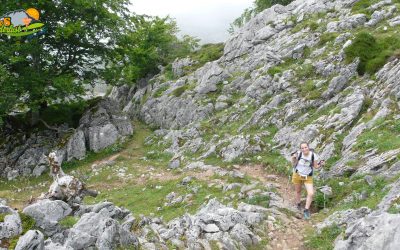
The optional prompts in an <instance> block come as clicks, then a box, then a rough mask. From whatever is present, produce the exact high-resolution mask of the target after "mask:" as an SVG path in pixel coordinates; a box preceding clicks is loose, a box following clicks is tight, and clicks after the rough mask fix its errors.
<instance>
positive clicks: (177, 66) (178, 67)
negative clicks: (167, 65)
mask: <svg viewBox="0 0 400 250" xmlns="http://www.w3.org/2000/svg"><path fill="white" fill-rule="evenodd" d="M194 63H195V62H194V61H193V60H192V59H190V58H182V59H178V58H177V59H175V61H174V62H173V63H172V73H173V74H174V76H175V77H180V76H182V75H184V74H185V72H186V70H185V67H188V66H191V65H193V64H194Z"/></svg>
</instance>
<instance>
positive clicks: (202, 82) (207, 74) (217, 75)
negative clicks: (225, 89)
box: [195, 61, 229, 94]
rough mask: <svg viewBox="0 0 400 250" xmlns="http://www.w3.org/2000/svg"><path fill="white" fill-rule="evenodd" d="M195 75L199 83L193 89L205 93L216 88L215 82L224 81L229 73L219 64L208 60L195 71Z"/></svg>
mask: <svg viewBox="0 0 400 250" xmlns="http://www.w3.org/2000/svg"><path fill="white" fill-rule="evenodd" d="M195 76H196V77H197V78H198V79H199V83H198V85H197V87H196V88H195V91H196V92H197V93H199V94H207V93H209V92H213V91H216V90H217V83H220V82H222V81H224V80H225V79H226V78H227V77H228V76H229V75H228V74H227V73H226V72H225V70H224V69H223V68H221V67H220V66H219V64H218V63H217V62H216V61H214V62H209V63H206V64H205V65H204V67H202V68H200V69H199V70H197V71H196V72H195Z"/></svg>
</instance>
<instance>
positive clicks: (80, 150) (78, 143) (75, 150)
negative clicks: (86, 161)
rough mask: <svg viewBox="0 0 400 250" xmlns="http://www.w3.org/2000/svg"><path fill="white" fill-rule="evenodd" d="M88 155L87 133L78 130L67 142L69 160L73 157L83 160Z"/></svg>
mask: <svg viewBox="0 0 400 250" xmlns="http://www.w3.org/2000/svg"><path fill="white" fill-rule="evenodd" d="M85 156H86V145H85V134H84V133H83V131H82V130H77V131H75V133H74V134H73V135H72V136H71V138H70V139H69V141H68V143H67V161H70V160H72V159H78V160H81V159H83V158H84V157H85Z"/></svg>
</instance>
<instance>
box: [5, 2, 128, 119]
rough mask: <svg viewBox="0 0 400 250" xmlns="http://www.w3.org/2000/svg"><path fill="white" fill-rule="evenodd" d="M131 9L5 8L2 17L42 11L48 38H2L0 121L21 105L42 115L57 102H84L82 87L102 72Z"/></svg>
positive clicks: (91, 5) (122, 5) (109, 5)
mask: <svg viewBox="0 0 400 250" xmlns="http://www.w3.org/2000/svg"><path fill="white" fill-rule="evenodd" d="M128 4H129V1H128V0H91V1H85V0H63V1H51V0H39V1H36V3H35V4H31V3H28V2H26V1H6V2H5V3H2V4H1V5H0V13H2V14H5V13H7V12H8V11H13V10H18V9H24V10H26V9H28V8H31V7H34V8H36V9H37V10H39V11H40V14H41V15H40V21H41V22H43V23H44V24H45V33H44V34H43V35H41V36H38V37H36V38H30V37H29V36H26V37H7V36H4V35H2V36H1V38H0V66H1V67H0V71H1V73H2V76H1V80H0V83H1V87H0V90H1V91H2V96H3V97H2V98H1V99H0V106H1V107H2V108H1V113H0V117H4V116H5V115H6V114H8V112H9V111H10V110H11V109H12V108H13V107H15V105H18V104H23V105H24V106H26V107H27V108H29V109H31V110H38V109H40V108H45V107H46V106H47V104H48V103H51V102H53V101H54V100H56V101H68V100H71V99H73V98H78V97H79V96H81V95H82V94H83V93H84V84H87V83H90V82H91V81H93V79H95V78H96V77H97V76H98V74H99V73H100V72H101V71H102V70H104V67H101V65H102V64H104V62H105V61H107V60H109V55H110V52H111V51H112V48H113V46H114V45H113V44H114V42H115V40H116V38H117V37H118V34H119V33H120V30H121V29H123V27H124V26H125V23H126V21H125V20H126V18H127V17H128V16H129V14H128V10H127V5H128ZM4 75H5V76H4ZM3 91H5V93H6V97H4V96H5V95H3V93H4V92H3Z"/></svg>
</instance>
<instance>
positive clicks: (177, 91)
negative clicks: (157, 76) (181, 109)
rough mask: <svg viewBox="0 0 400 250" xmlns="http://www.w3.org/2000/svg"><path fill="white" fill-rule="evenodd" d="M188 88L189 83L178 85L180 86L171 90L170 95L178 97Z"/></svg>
mask: <svg viewBox="0 0 400 250" xmlns="http://www.w3.org/2000/svg"><path fill="white" fill-rule="evenodd" d="M189 88H190V85H189V84H185V85H183V86H180V87H178V88H176V89H174V90H173V91H172V95H173V96H175V97H180V96H181V95H182V94H183V92H185V91H186V90H188V89H189Z"/></svg>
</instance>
